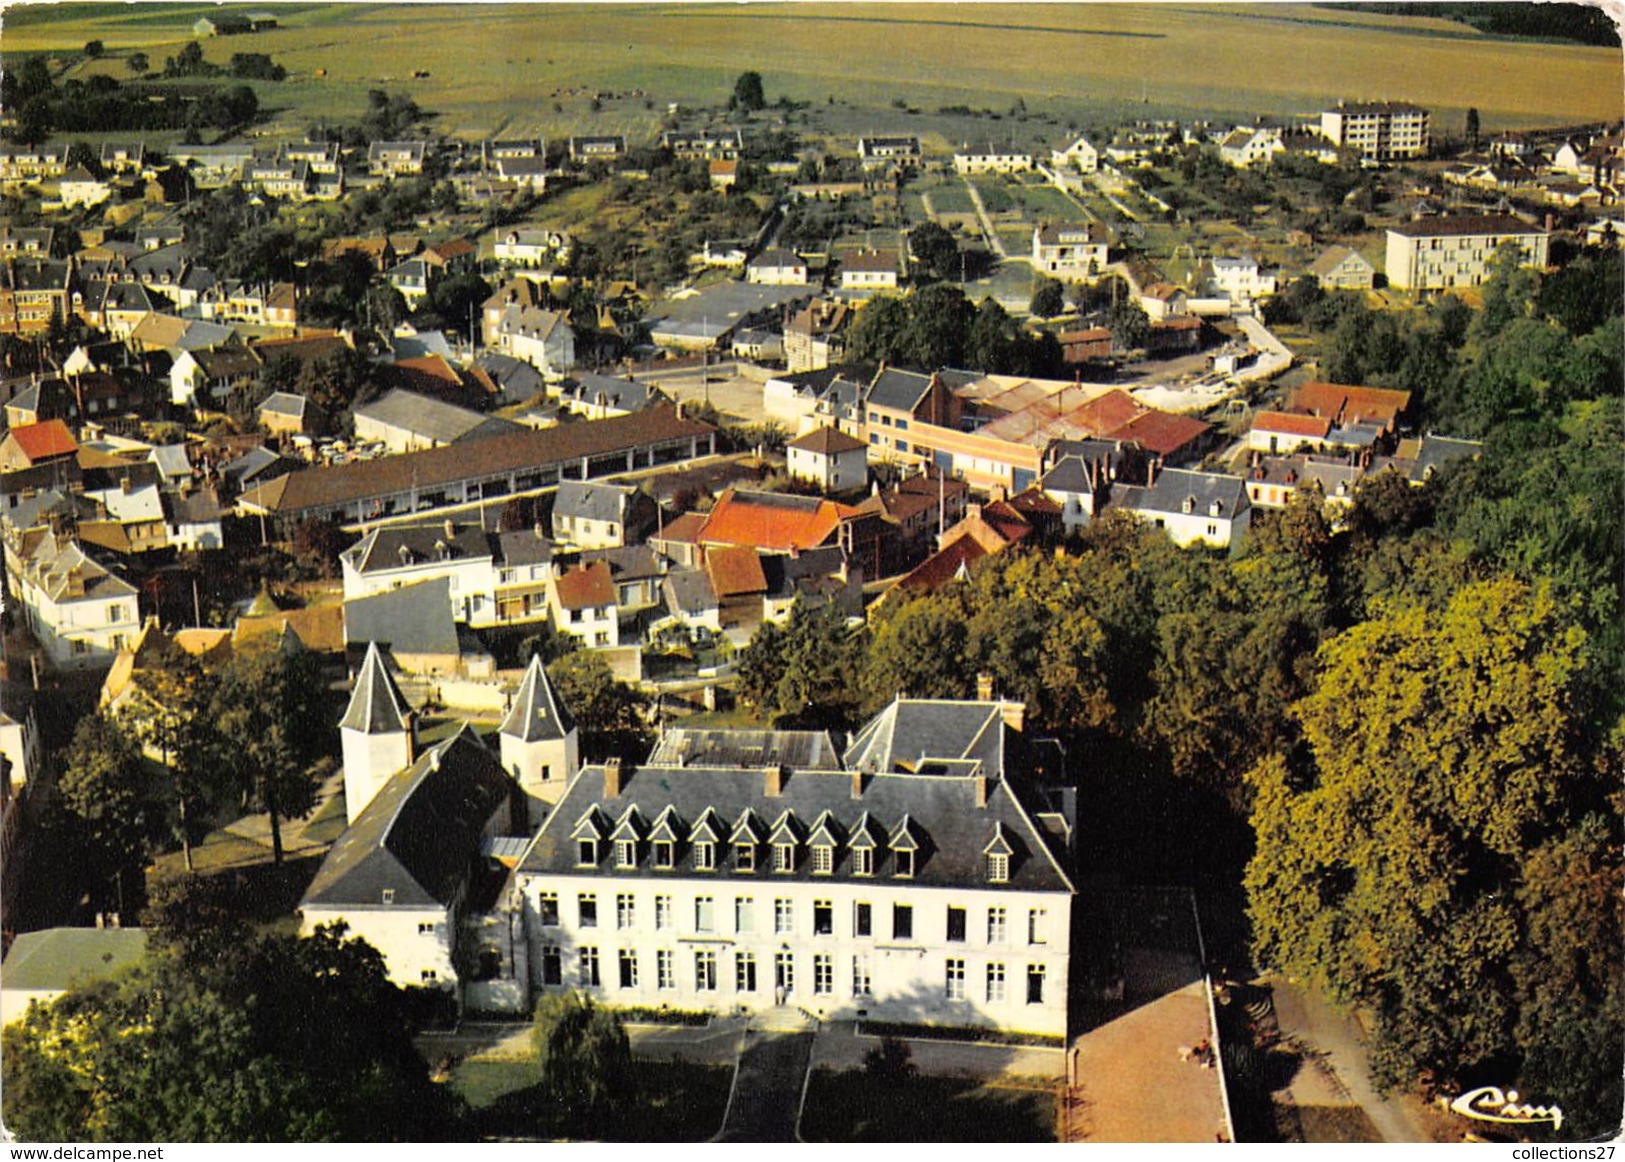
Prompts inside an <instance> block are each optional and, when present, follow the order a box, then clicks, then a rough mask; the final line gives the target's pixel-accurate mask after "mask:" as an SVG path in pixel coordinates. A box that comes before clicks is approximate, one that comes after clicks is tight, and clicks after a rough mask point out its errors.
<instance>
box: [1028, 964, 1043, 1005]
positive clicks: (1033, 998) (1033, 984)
mask: <svg viewBox="0 0 1625 1162" xmlns="http://www.w3.org/2000/svg"><path fill="white" fill-rule="evenodd" d="M1027 1003H1028V1004H1029V1005H1041V1004H1043V1003H1044V966H1043V965H1042V964H1029V965H1028V966H1027Z"/></svg>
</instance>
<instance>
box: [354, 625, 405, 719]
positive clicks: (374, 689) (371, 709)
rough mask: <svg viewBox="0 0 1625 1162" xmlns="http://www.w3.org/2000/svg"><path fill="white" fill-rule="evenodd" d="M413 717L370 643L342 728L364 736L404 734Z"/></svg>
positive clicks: (382, 660) (373, 645) (387, 668)
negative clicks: (409, 719) (408, 720)
mask: <svg viewBox="0 0 1625 1162" xmlns="http://www.w3.org/2000/svg"><path fill="white" fill-rule="evenodd" d="M410 714H411V707H409V706H408V705H407V702H406V698H405V696H404V695H403V694H402V693H401V688H400V687H399V686H397V685H395V679H394V678H392V677H391V676H390V673H389V667H388V666H386V665H384V657H383V655H382V654H380V653H379V652H378V645H377V643H376V642H369V643H368V644H367V656H366V658H365V659H364V660H363V661H362V663H361V672H360V673H358V674H357V675H356V679H355V689H354V690H353V691H352V692H351V694H350V705H349V706H348V708H346V709H345V711H344V717H343V718H341V719H340V720H339V726H340V728H341V729H344V730H359V731H361V732H362V733H363V734H400V733H402V732H403V731H405V730H406V729H407V719H408V717H409V716H410Z"/></svg>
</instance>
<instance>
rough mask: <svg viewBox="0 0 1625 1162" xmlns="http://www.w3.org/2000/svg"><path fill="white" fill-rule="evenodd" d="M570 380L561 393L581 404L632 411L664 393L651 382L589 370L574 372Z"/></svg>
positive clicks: (661, 397)
mask: <svg viewBox="0 0 1625 1162" xmlns="http://www.w3.org/2000/svg"><path fill="white" fill-rule="evenodd" d="M571 379H572V381H573V385H572V384H566V385H565V388H564V393H563V394H564V396H565V397H566V398H568V399H573V400H577V401H579V402H581V403H584V404H590V405H594V406H607V407H613V408H620V409H622V410H623V411H629V412H633V411H637V410H638V409H639V408H644V407H648V406H649V404H650V403H652V402H654V401H655V400H657V399H664V398H665V395H664V393H663V392H661V390H660V389H659V388H658V387H655V386H654V385H653V384H649V383H642V382H639V381H638V380H633V379H622V378H620V377H619V376H614V375H597V374H594V373H593V372H590V371H589V372H581V373H577V374H576V375H574V376H572V377H571Z"/></svg>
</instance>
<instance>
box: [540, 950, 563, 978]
mask: <svg viewBox="0 0 1625 1162" xmlns="http://www.w3.org/2000/svg"><path fill="white" fill-rule="evenodd" d="M542 983H543V984H544V985H549V984H563V983H564V956H563V954H561V953H560V952H559V946H558V945H557V944H544V945H543V946H542Z"/></svg>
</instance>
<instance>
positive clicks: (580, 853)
mask: <svg viewBox="0 0 1625 1162" xmlns="http://www.w3.org/2000/svg"><path fill="white" fill-rule="evenodd" d="M597 862H598V841H597V840H596V839H581V840H577V841H576V863H577V864H579V865H580V866H582V867H591V866H593V865H594V864H596V863H597Z"/></svg>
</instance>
